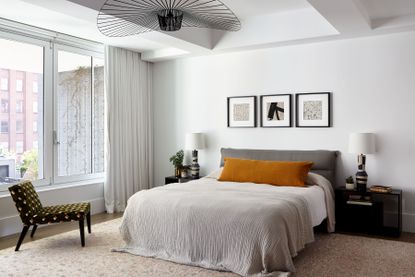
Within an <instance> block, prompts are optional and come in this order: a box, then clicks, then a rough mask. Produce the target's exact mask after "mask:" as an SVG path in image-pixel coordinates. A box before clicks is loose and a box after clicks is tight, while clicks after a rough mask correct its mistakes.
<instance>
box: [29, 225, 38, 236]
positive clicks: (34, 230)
mask: <svg viewBox="0 0 415 277" xmlns="http://www.w3.org/2000/svg"><path fill="white" fill-rule="evenodd" d="M36 229H37V225H33V228H32V232H31V233H30V237H31V238H33V236H34V235H35V232H36Z"/></svg>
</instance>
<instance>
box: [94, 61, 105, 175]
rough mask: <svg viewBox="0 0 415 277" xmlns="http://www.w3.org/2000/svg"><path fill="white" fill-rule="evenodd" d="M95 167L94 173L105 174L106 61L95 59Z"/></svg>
mask: <svg viewBox="0 0 415 277" xmlns="http://www.w3.org/2000/svg"><path fill="white" fill-rule="evenodd" d="M93 109H94V110H93V112H94V113H93V121H92V122H93V132H94V136H93V139H92V146H93V165H94V172H95V173H98V172H104V160H105V159H104V149H105V147H104V143H105V137H104V130H105V91H104V60H103V59H97V58H94V102H93Z"/></svg>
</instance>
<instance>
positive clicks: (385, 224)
mask: <svg viewBox="0 0 415 277" xmlns="http://www.w3.org/2000/svg"><path fill="white" fill-rule="evenodd" d="M335 193H336V231H339V232H357V233H366V234H371V235H381V236H392V237H399V236H400V235H401V233H402V191H401V190H397V189H394V190H393V191H392V192H390V193H378V192H370V191H367V193H366V194H365V195H364V196H365V197H366V198H367V199H368V200H366V201H363V202H360V201H359V200H357V201H354V199H352V198H353V197H355V198H356V197H358V196H359V195H360V194H359V192H357V191H356V190H347V189H346V188H345V187H340V188H336V191H335Z"/></svg>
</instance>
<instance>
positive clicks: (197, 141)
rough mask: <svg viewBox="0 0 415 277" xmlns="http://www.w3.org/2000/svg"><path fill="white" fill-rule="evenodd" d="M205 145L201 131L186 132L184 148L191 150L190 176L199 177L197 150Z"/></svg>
mask: <svg viewBox="0 0 415 277" xmlns="http://www.w3.org/2000/svg"><path fill="white" fill-rule="evenodd" d="M205 146H206V145H205V138H204V136H203V134H202V133H189V134H186V149H189V150H192V164H191V165H190V175H191V177H192V178H195V179H197V178H199V171H200V166H199V163H198V157H197V154H198V153H197V150H201V149H204V148H205Z"/></svg>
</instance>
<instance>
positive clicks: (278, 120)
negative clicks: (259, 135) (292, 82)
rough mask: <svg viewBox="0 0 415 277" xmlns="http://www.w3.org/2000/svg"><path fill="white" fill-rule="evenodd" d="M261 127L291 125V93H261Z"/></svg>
mask: <svg viewBox="0 0 415 277" xmlns="http://www.w3.org/2000/svg"><path fill="white" fill-rule="evenodd" d="M260 102H261V103H260V105H261V113H260V114H261V127H275V128H276V127H291V94H275V95H261V97H260Z"/></svg>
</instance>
